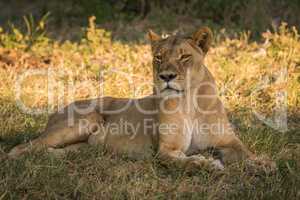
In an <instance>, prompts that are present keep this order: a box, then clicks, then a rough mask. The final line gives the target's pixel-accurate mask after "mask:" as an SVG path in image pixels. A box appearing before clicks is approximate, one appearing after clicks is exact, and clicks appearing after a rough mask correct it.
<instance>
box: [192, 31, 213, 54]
mask: <svg viewBox="0 0 300 200" xmlns="http://www.w3.org/2000/svg"><path fill="white" fill-rule="evenodd" d="M192 38H193V40H194V42H195V43H196V45H197V46H198V47H200V48H201V49H202V51H203V52H204V53H205V54H206V53H207V52H208V50H209V47H210V45H211V42H212V39H213V34H212V31H211V30H210V28H208V27H203V28H200V29H199V30H198V31H196V32H195V33H194V34H193V36H192Z"/></svg>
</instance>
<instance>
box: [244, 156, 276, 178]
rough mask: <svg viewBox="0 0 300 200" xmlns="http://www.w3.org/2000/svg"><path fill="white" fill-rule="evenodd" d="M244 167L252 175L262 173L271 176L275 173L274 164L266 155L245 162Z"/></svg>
mask: <svg viewBox="0 0 300 200" xmlns="http://www.w3.org/2000/svg"><path fill="white" fill-rule="evenodd" d="M246 167H247V169H248V170H250V171H252V172H254V173H257V172H259V171H263V172H265V173H266V174H273V173H275V172H276V171H277V166H276V163H275V162H274V161H272V160H271V159H270V158H269V157H268V156H266V155H261V156H258V157H254V158H251V159H249V160H247V163H246Z"/></svg>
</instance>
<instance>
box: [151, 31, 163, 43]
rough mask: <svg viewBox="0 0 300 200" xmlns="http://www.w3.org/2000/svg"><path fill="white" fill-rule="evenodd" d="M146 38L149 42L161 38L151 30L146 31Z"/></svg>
mask: <svg viewBox="0 0 300 200" xmlns="http://www.w3.org/2000/svg"><path fill="white" fill-rule="evenodd" d="M148 38H149V40H150V41H151V42H155V41H158V40H160V39H161V37H160V36H159V35H158V34H156V33H154V32H153V31H152V30H151V29H150V30H149V31H148Z"/></svg>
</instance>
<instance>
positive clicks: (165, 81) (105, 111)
mask: <svg viewBox="0 0 300 200" xmlns="http://www.w3.org/2000/svg"><path fill="white" fill-rule="evenodd" d="M148 37H149V38H150V41H151V47H152V55H153V80H154V89H153V95H151V96H147V97H145V98H141V99H125V98H112V97H104V98H99V99H93V100H83V101H76V102H74V103H72V104H70V105H68V106H66V107H65V108H64V109H63V110H61V111H59V112H57V113H56V114H53V115H52V116H50V119H49V122H48V125H47V127H46V130H45V131H44V133H43V134H42V135H41V136H40V137H38V138H37V139H34V140H32V141H31V142H29V143H27V144H21V145H18V146H16V147H15V148H13V149H12V150H11V151H10V152H9V156H10V157H17V156H19V155H21V154H22V153H24V152H26V151H28V150H29V149H41V148H44V147H46V148H49V150H51V151H53V152H62V151H68V150H73V149H76V148H77V147H78V146H81V145H84V144H92V145H95V144H102V145H105V147H107V148H109V149H111V150H113V151H116V152H127V153H128V154H130V155H134V156H142V157H148V156H153V154H156V155H158V157H159V158H160V159H161V161H163V162H165V163H178V164H181V165H183V166H190V165H192V166H199V167H203V166H210V167H212V168H217V169H223V168H224V165H223V164H224V163H228V162H233V161H237V160H241V159H250V160H257V157H256V156H255V155H254V154H253V153H251V152H250V151H249V150H248V149H247V148H246V147H245V145H244V144H243V143H242V142H241V141H240V139H239V138H238V137H237V136H236V135H235V133H234V132H233V130H232V129H231V127H230V123H229V121H228V119H227V116H226V113H225V110H224V107H223V104H222V102H221V101H220V99H219V98H218V96H217V91H216V84H215V81H214V78H213V76H212V75H211V73H210V72H209V70H208V69H207V68H206V67H205V65H204V58H205V55H206V54H207V52H208V50H209V47H210V45H211V41H212V37H213V36H212V32H211V30H210V29H209V28H207V27H204V28H201V29H199V30H198V31H196V32H195V33H194V34H193V35H192V36H178V35H176V36H169V37H167V38H161V37H160V36H159V35H157V34H156V33H154V32H153V31H149V33H148ZM125 124H126V126H125ZM112 125H114V128H112ZM116 125H120V127H123V128H120V127H116ZM206 149H215V150H216V151H218V152H219V157H218V158H217V159H213V158H210V157H209V158H207V157H204V156H203V155H201V154H200V153H201V152H202V151H204V150H206ZM266 163H268V162H266ZM270 163H272V162H269V164H270ZM271 165H273V163H272V164H271Z"/></svg>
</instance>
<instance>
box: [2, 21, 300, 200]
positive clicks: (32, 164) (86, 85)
mask: <svg viewBox="0 0 300 200" xmlns="http://www.w3.org/2000/svg"><path fill="white" fill-rule="evenodd" d="M37 26H41V24H40V25H37ZM192 28H193V26H192V25H190V26H187V27H184V29H185V30H187V31H192V30H193V29H192ZM42 29H43V27H40V28H39V29H38V28H36V29H35V30H41V32H42V33H44V32H43V31H42ZM133 30H135V33H134V34H142V33H144V32H145V30H140V32H138V30H139V25H137V26H136V27H133ZM136 32H137V33H136ZM32 37H34V38H32ZM260 40H261V41H262V42H255V41H250V40H249V34H247V32H242V33H238V34H237V37H234V38H232V37H228V35H227V33H226V31H223V32H217V33H216V40H215V43H214V45H213V47H212V48H211V50H210V52H209V54H208V55H207V58H206V65H207V66H208V68H209V69H210V71H211V72H212V73H213V75H214V76H215V78H216V81H217V84H218V87H219V91H220V96H221V98H222V100H223V101H224V103H225V105H226V108H227V109H228V112H229V117H230V120H231V122H232V123H233V125H234V126H235V128H236V130H237V133H238V135H239V136H240V137H241V139H242V140H243V141H244V142H245V143H246V144H247V145H248V146H249V147H250V149H251V150H252V151H253V152H256V153H257V154H267V155H269V156H270V157H272V158H273V159H274V160H275V161H276V163H277V165H278V171H277V172H276V173H275V174H272V175H268V174H263V173H255V174H253V173H250V172H249V171H247V170H244V168H243V165H242V164H238V165H236V166H229V167H228V168H227V169H226V170H225V172H224V173H222V174H220V173H217V172H215V173H210V172H207V171H205V170H199V171H196V172H189V171H185V170H179V169H166V168H164V167H162V166H160V165H159V164H158V163H157V162H156V160H155V159H153V160H132V159H130V158H128V157H126V155H112V154H110V153H107V152H105V151H103V149H102V147H88V148H84V149H82V150H81V151H80V152H79V153H77V154H74V153H70V154H68V155H67V156H66V157H64V158H60V159H59V158H56V157H53V156H52V155H51V154H48V153H46V152H36V153H31V154H27V155H25V156H24V157H22V158H20V159H17V160H7V159H2V160H1V163H0V177H1V178H0V200H2V199H42V198H45V199H237V198H239V199H240V198H242V199H274V198H276V199H298V198H299V197H300V192H299V188H300V127H299V120H300V109H299V108H300V92H299V91H300V78H299V77H300V76H299V73H300V71H299V66H300V56H299V55H300V41H299V34H298V32H297V30H296V29H293V28H287V26H286V25H284V24H283V25H282V26H281V27H280V29H279V30H278V31H277V32H268V31H266V32H264V33H263V34H262V36H261V38H260ZM33 41H34V42H33ZM0 45H1V46H0V83H1V84H0V117H1V121H0V145H1V146H0V152H1V154H5V152H7V151H8V150H9V149H10V148H11V147H13V146H14V145H15V144H18V143H20V142H24V141H27V140H29V139H31V138H33V137H36V136H37V135H39V134H40V133H41V132H42V130H43V129H44V127H45V124H46V122H47V117H48V113H51V112H54V111H55V110H57V109H58V108H59V107H60V106H62V105H65V104H67V103H69V102H72V101H73V100H74V99H86V98H93V97H98V96H103V95H112V96H121V97H138V96H144V95H147V94H150V93H151V86H148V85H147V86H145V87H143V88H142V89H140V90H136V88H139V85H141V84H142V83H143V82H145V81H149V82H151V76H152V75H151V73H152V69H151V53H150V46H149V44H148V43H145V41H144V40H142V41H141V42H131V43H129V42H128V43H125V42H121V41H117V40H111V33H110V32H108V31H106V30H104V29H99V28H97V27H96V26H95V24H94V18H90V20H89V27H88V28H87V29H86V32H85V34H84V36H83V37H82V38H81V40H80V41H79V42H71V41H65V42H61V43H60V42H57V41H55V40H52V39H50V38H48V37H47V36H46V35H44V34H34V35H33V34H27V33H24V32H22V31H20V30H19V29H17V28H16V27H14V28H13V29H12V31H10V32H5V31H4V30H2V29H1V31H0ZM111 69H114V70H118V71H122V72H125V73H127V74H130V75H126V76H123V75H120V74H116V73H109V74H107V75H106V76H105V84H104V90H103V91H101V90H100V84H99V83H100V82H101V81H102V79H101V76H100V75H99V74H101V72H103V71H104V70H111ZM28 70H35V71H36V72H39V74H36V75H31V76H27V77H26V78H25V79H24V81H23V82H22V84H20V88H21V93H20V95H19V97H18V96H17V95H16V88H17V86H16V84H15V82H16V81H17V80H20V77H22V74H23V75H24V73H25V72H26V71H28ZM47 75H49V77H50V78H47V77H48V76H47ZM128 77H130V78H131V79H130V80H129V81H128V79H127V78H128ZM51 83H52V84H51ZM49 88H50V90H51V91H52V93H51V94H52V96H49V93H48V90H49ZM285 92H286V93H287V96H286V98H285V99H284V100H283V101H282V102H281V103H280V102H279V103H280V104H279V105H281V106H278V99H279V98H278V95H279V94H284V93H285ZM18 98H19V99H20V100H22V102H24V104H25V106H26V107H29V108H36V109H44V110H45V111H47V112H44V113H42V114H39V115H31V114H28V113H27V114H26V113H24V112H22V110H21V109H20V108H19V107H18V106H17V101H16V99H18ZM49 99H50V100H51V101H49ZM276 102H277V103H276ZM280 109H283V110H280ZM285 109H286V110H285ZM255 112H256V113H259V114H260V115H257V114H255ZM284 113H287V122H288V123H287V127H285V126H284V124H283V125H280V124H278V123H276V121H275V120H272V119H274V118H276V116H277V117H278V116H283V117H284V115H281V114H284ZM258 116H265V117H267V118H268V119H271V120H270V121H269V122H268V123H269V125H267V124H266V123H264V122H263V121H262V120H259V118H258ZM264 121H265V122H266V120H264ZM271 126H272V127H273V128H272V127H271ZM274 127H275V128H274Z"/></svg>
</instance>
